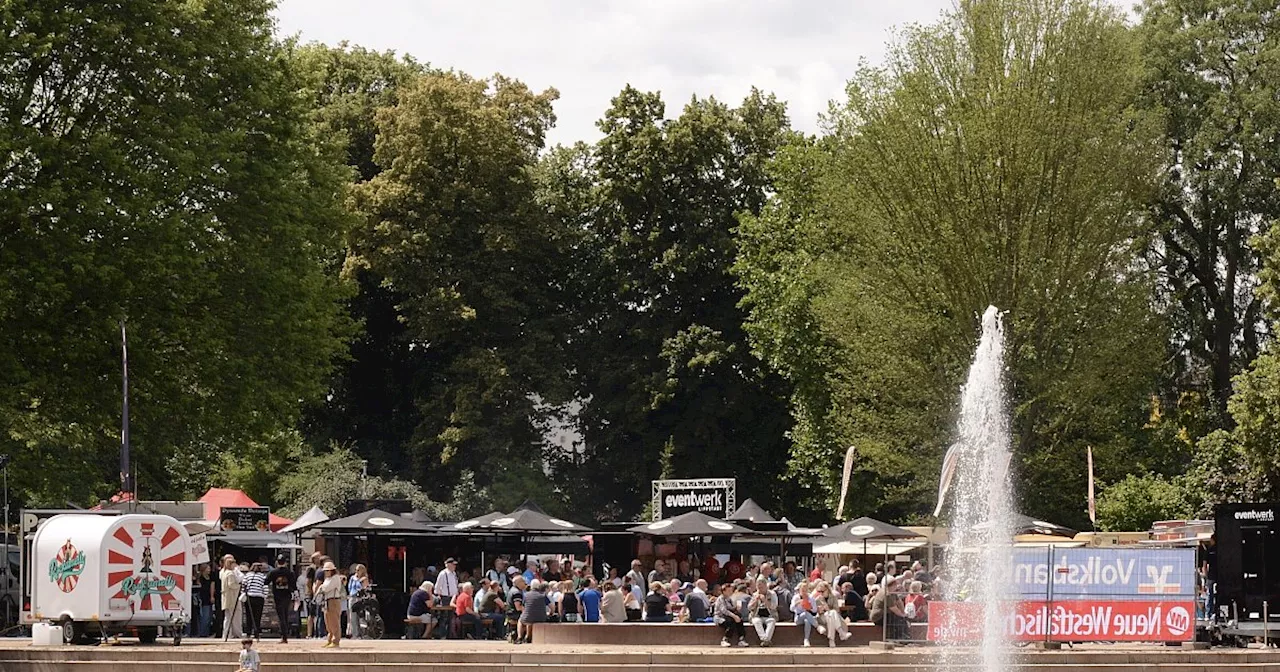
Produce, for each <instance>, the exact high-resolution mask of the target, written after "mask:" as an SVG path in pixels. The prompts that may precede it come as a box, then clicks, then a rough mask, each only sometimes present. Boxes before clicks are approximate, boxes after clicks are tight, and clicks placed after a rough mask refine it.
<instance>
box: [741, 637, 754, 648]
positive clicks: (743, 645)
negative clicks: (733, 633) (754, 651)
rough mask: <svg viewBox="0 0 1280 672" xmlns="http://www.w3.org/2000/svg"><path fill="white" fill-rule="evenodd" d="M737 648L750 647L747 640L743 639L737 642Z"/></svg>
mask: <svg viewBox="0 0 1280 672" xmlns="http://www.w3.org/2000/svg"><path fill="white" fill-rule="evenodd" d="M738 646H741V647H744V648H745V647H748V646H751V645H750V644H748V643H747V640H745V639H739V640H738Z"/></svg>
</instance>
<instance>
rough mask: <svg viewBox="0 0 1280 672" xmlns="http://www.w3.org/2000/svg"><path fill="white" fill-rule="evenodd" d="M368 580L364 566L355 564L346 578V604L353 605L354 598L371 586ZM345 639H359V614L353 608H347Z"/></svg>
mask: <svg viewBox="0 0 1280 672" xmlns="http://www.w3.org/2000/svg"><path fill="white" fill-rule="evenodd" d="M371 583H372V582H371V581H370V580H369V570H368V569H367V568H365V566H364V565H361V564H359V563H356V564H355V565H354V566H352V568H351V576H349V577H347V602H348V604H349V605H354V604H355V602H356V596H357V595H359V594H360V593H361V592H362V591H364V590H365V589H367V588H368V587H369V586H370V585H371ZM347 637H348V638H349V639H360V612H359V610H358V609H355V608H354V607H353V606H349V607H348V608H347Z"/></svg>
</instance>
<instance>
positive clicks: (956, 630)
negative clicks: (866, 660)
mask: <svg viewBox="0 0 1280 672" xmlns="http://www.w3.org/2000/svg"><path fill="white" fill-rule="evenodd" d="M1005 611H1006V612H1007V614H1008V615H1007V616H1006V617H1005V618H1004V635H1005V637H1006V638H1008V639H1009V640H1010V641H1016V642H1041V641H1046V640H1048V641H1054V642H1189V641H1191V640H1192V638H1194V636H1195V618H1194V616H1193V614H1195V602H1193V601H1191V600H1173V601H1163V600H1161V601H1134V600H1071V601H1067V602H1054V603H1052V604H1050V603H1047V602H1036V601H1023V602H1015V603H1009V604H1008V605H1007V609H1006V610H1005ZM982 620H983V618H982V605H981V604H976V603H972V602H931V603H929V641H932V642H950V643H964V642H974V641H978V640H979V639H981V638H982Z"/></svg>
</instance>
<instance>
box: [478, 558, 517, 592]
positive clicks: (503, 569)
mask: <svg viewBox="0 0 1280 672" xmlns="http://www.w3.org/2000/svg"><path fill="white" fill-rule="evenodd" d="M484 578H486V579H489V583H490V584H491V585H492V586H493V589H494V590H500V591H502V594H503V595H505V594H506V593H507V591H508V590H511V575H510V574H507V559H506V558H504V557H499V558H498V559H497V560H494V561H493V569H490V570H489V571H487V572H485V573H484Z"/></svg>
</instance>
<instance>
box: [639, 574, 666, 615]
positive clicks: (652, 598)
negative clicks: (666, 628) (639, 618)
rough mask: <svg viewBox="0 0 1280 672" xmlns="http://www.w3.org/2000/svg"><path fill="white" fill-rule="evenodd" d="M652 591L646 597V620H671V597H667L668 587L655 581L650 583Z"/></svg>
mask: <svg viewBox="0 0 1280 672" xmlns="http://www.w3.org/2000/svg"><path fill="white" fill-rule="evenodd" d="M649 590H650V593H649V594H648V595H647V596H645V598H644V620H645V621H646V622H649V623H670V622H671V598H669V597H667V587H666V586H664V585H662V583H661V582H658V581H654V582H653V583H652V584H650V585H649Z"/></svg>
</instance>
